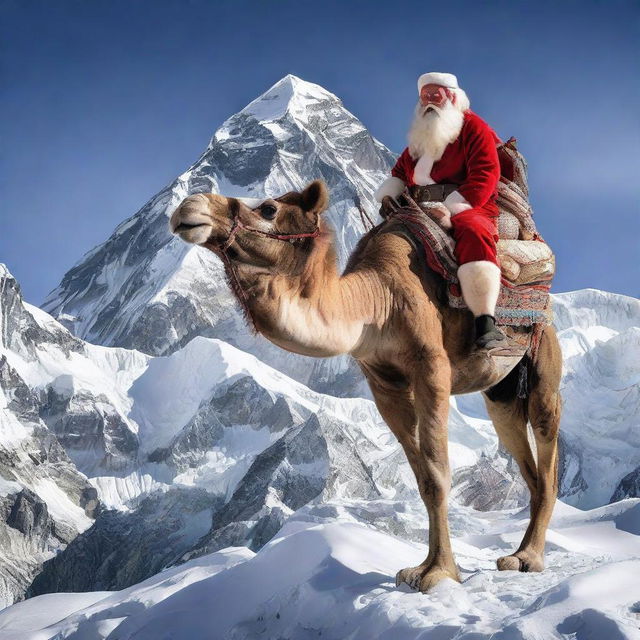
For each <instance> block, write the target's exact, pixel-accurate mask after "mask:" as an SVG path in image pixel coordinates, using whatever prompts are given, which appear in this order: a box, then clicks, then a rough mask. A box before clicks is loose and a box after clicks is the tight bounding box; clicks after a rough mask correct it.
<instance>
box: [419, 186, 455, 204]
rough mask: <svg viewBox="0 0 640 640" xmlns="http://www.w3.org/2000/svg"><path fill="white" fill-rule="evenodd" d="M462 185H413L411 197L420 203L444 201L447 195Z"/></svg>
mask: <svg viewBox="0 0 640 640" xmlns="http://www.w3.org/2000/svg"><path fill="white" fill-rule="evenodd" d="M459 186H460V185H457V184H446V183H443V184H427V185H417V184H415V185H413V186H412V187H409V193H410V195H411V197H412V198H413V199H414V200H415V201H416V202H417V203H418V204H420V203H422V202H444V201H445V200H446V198H447V196H448V195H449V194H450V193H452V192H453V191H455V190H456V189H457V188H458V187H459Z"/></svg>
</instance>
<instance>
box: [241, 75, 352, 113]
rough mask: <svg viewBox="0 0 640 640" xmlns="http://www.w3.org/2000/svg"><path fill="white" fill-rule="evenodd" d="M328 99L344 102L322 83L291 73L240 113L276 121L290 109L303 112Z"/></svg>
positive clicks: (338, 103) (338, 102)
mask: <svg viewBox="0 0 640 640" xmlns="http://www.w3.org/2000/svg"><path fill="white" fill-rule="evenodd" d="M326 101H332V102H335V103H336V105H341V104H342V103H341V102H340V99H339V98H338V97H337V96H335V95H334V94H333V93H330V92H329V91H327V90H326V89H324V88H323V87H321V86H320V85H318V84H314V83H312V82H307V81H305V80H302V79H301V78H298V77H297V76H294V75H292V74H289V75H286V76H285V77H284V78H282V79H281V80H279V81H278V82H276V83H275V84H274V85H273V86H272V87H271V88H270V89H267V91H265V92H264V93H263V94H262V95H261V96H260V97H258V98H256V99H255V100H253V101H252V102H250V103H249V104H248V105H247V106H246V107H245V108H244V109H242V111H240V113H243V114H247V115H251V116H253V117H254V118H256V120H259V121H261V122H264V121H268V120H271V121H274V120H278V119H280V118H282V117H283V116H285V115H286V114H287V112H288V111H291V112H294V113H298V114H299V113H303V112H304V110H305V109H307V108H309V107H312V106H313V105H317V104H318V103H320V102H326Z"/></svg>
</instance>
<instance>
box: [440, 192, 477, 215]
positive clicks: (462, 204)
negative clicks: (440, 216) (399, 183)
mask: <svg viewBox="0 0 640 640" xmlns="http://www.w3.org/2000/svg"><path fill="white" fill-rule="evenodd" d="M444 206H445V207H447V209H449V211H451V215H452V216H455V215H456V213H462V212H463V211H466V210H467V209H472V206H471V203H470V202H469V201H468V200H467V199H466V198H465V197H464V196H463V195H462V194H461V193H460V192H459V191H452V192H451V193H450V194H449V195H448V196H447V197H446V198H445V199H444Z"/></svg>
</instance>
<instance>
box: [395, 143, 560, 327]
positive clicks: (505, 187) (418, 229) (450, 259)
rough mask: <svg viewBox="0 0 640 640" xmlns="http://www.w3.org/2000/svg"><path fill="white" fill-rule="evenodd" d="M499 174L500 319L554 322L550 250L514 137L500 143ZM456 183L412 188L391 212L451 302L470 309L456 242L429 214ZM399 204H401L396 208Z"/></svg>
mask: <svg viewBox="0 0 640 640" xmlns="http://www.w3.org/2000/svg"><path fill="white" fill-rule="evenodd" d="M498 157H499V158H500V165H501V173H502V176H501V178H500V182H499V184H498V198H497V205H498V208H499V210H500V217H499V219H498V235H499V238H500V239H499V241H498V243H497V249H498V259H499V262H500V266H501V271H502V282H501V285H502V286H501V288H500V295H499V297H498V303H497V306H496V322H497V324H499V325H502V326H507V327H508V326H511V327H532V326H535V325H545V324H550V323H551V320H552V311H551V298H550V294H549V291H550V289H551V282H552V279H553V275H554V273H555V258H554V255H553V252H552V251H551V248H550V247H549V245H548V244H546V243H545V242H544V240H543V239H542V237H541V236H540V234H539V233H538V232H537V229H536V226H535V223H534V221H533V212H532V210H531V206H530V205H529V199H528V195H529V194H528V188H527V181H526V162H525V160H524V158H523V157H522V155H521V154H520V153H519V152H518V150H517V147H516V141H515V139H514V138H511V139H509V140H508V141H507V142H505V143H503V144H501V145H500V146H498ZM455 187H456V185H428V186H426V187H412V188H411V189H405V191H404V192H403V193H402V194H401V195H400V196H399V197H398V199H397V201H396V202H395V203H393V206H392V210H391V211H389V215H390V216H393V217H394V218H395V219H397V220H399V221H401V222H402V223H403V224H404V225H405V226H406V227H407V228H408V229H409V230H410V231H411V232H412V234H413V235H414V236H415V237H416V238H417V239H419V240H420V242H421V244H422V246H423V248H424V252H425V258H426V261H427V264H428V265H429V267H430V268H431V269H433V270H434V271H436V272H437V273H439V274H440V275H441V276H442V277H443V278H444V280H445V281H446V284H447V295H448V298H449V304H450V305H451V306H452V307H456V308H466V304H465V302H464V300H463V298H462V292H461V290H460V283H459V281H458V277H457V275H456V274H457V270H458V263H457V261H456V258H455V255H454V251H453V250H454V246H455V241H454V239H453V237H452V236H451V235H450V233H449V232H448V231H447V230H445V229H443V228H442V227H441V226H440V224H439V223H438V222H437V218H435V217H433V216H432V215H430V214H429V206H428V204H429V202H430V201H442V200H444V199H445V198H446V196H447V195H448V192H450V191H451V190H453V189H455ZM396 205H397V206H396Z"/></svg>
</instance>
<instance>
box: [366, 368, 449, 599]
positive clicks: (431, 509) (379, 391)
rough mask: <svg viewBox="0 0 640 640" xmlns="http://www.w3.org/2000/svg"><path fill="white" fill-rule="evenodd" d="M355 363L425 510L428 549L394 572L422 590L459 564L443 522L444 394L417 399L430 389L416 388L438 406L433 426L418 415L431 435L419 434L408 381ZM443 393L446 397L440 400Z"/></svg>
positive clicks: (445, 488) (446, 469)
mask: <svg viewBox="0 0 640 640" xmlns="http://www.w3.org/2000/svg"><path fill="white" fill-rule="evenodd" d="M447 364H448V363H447ZM360 366H361V367H362V370H363V372H364V374H365V376H366V378H367V381H368V382H369V387H370V388H371V392H372V394H373V397H374V400H375V402H376V406H377V407H378V411H379V412H380V415H381V416H382V417H383V418H384V420H385V422H386V423H387V425H388V426H389V428H390V429H391V431H392V432H393V434H394V435H395V436H396V438H397V439H398V441H399V442H400V444H401V445H402V448H403V450H404V452H405V454H406V456H407V460H408V461H409V464H410V466H411V469H412V470H413V473H414V475H415V477H416V480H417V483H418V489H419V491H420V495H421V496H422V499H423V500H424V503H425V505H426V506H427V512H428V515H429V554H428V556H427V558H426V559H425V560H424V562H422V563H420V564H419V565H418V566H416V567H408V568H406V569H402V570H400V571H399V572H398V574H397V575H396V585H400V584H401V583H402V582H405V583H406V584H408V585H409V586H410V587H411V588H412V589H419V590H420V591H426V590H428V589H429V588H431V587H432V586H434V585H435V584H437V583H438V582H439V581H440V580H442V579H443V578H452V579H453V580H458V581H459V579H460V578H459V575H458V569H457V567H456V564H455V561H454V559H453V555H452V552H451V543H450V541H449V528H448V523H447V496H448V493H449V487H450V480H449V460H448V455H447V418H448V411H449V396H448V395H447V394H446V393H445V392H444V390H442V392H441V394H440V395H441V396H442V399H440V400H439V401H438V402H430V401H429V400H428V399H424V400H423V399H422V398H425V397H426V396H430V394H429V391H427V390H425V391H424V393H423V392H422V391H421V392H420V393H419V397H420V398H421V400H420V404H421V405H423V404H425V403H426V404H428V406H429V407H430V410H431V411H433V409H434V408H435V407H436V406H438V410H437V411H436V414H437V415H436V416H432V418H431V421H432V422H433V423H434V424H436V425H437V427H436V428H435V429H433V428H431V429H429V428H427V422H428V420H427V419H425V418H424V417H423V420H422V427H424V428H425V429H426V431H427V433H428V434H429V433H430V434H431V437H429V436H426V437H424V438H420V433H421V423H420V420H419V418H418V413H417V411H416V396H415V394H414V393H412V390H411V383H410V381H409V380H406V388H394V387H393V386H391V385H389V384H387V383H385V381H384V380H381V379H380V376H379V375H377V374H375V373H374V371H373V370H372V369H371V368H369V367H367V366H366V365H364V364H363V363H360ZM382 368H384V367H382ZM425 380H426V379H425V378H422V379H421V380H420V385H421V387H422V385H424V383H425ZM445 396H446V400H445V401H444V402H443V400H444V397H445ZM434 399H435V395H434ZM423 414H424V412H423ZM433 436H435V437H433ZM429 442H430V444H429ZM423 447H425V448H426V449H428V451H429V454H428V455H426V456H425V454H424V453H423V451H422V448H423ZM442 447H444V455H442V451H438V450H439V449H440V450H441V449H442Z"/></svg>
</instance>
